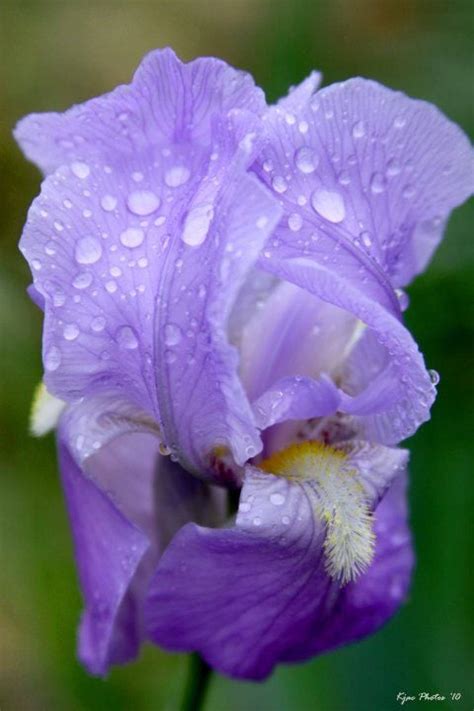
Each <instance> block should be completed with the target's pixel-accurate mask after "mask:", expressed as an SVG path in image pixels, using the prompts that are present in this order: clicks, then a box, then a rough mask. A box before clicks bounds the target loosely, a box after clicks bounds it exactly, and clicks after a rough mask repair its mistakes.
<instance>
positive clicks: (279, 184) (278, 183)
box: [272, 175, 288, 194]
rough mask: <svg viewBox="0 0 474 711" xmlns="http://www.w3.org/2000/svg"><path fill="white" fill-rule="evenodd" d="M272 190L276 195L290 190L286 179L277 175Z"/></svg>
mask: <svg viewBox="0 0 474 711" xmlns="http://www.w3.org/2000/svg"><path fill="white" fill-rule="evenodd" d="M272 188H273V190H274V191H275V192H276V193H280V194H281V193H284V192H286V190H287V189H288V185H287V184H286V180H285V178H283V177H282V176H281V175H275V177H274V178H273V180H272Z"/></svg>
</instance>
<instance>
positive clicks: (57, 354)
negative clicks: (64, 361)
mask: <svg viewBox="0 0 474 711" xmlns="http://www.w3.org/2000/svg"><path fill="white" fill-rule="evenodd" d="M60 365H61V351H60V350H59V348H58V347H57V346H51V348H50V349H49V350H48V351H47V353H46V354H45V356H44V367H45V368H46V370H48V371H49V372H52V371H53V370H57V369H58V368H59V366H60Z"/></svg>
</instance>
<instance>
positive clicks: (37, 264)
mask: <svg viewBox="0 0 474 711" xmlns="http://www.w3.org/2000/svg"><path fill="white" fill-rule="evenodd" d="M31 266H32V267H33V269H34V270H35V271H37V272H39V270H40V269H41V262H40V260H39V259H32V260H31Z"/></svg>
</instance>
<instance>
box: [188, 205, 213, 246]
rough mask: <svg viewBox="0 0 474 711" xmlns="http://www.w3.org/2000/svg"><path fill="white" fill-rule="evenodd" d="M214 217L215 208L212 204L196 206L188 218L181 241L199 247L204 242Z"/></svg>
mask: <svg viewBox="0 0 474 711" xmlns="http://www.w3.org/2000/svg"><path fill="white" fill-rule="evenodd" d="M213 217H214V208H213V207H212V205H210V204H205V205H196V207H193V208H192V209H191V210H190V211H189V212H188V214H187V216H186V221H185V223H184V227H183V232H182V234H181V239H182V240H183V242H185V243H186V244H188V245H189V246H191V247H198V246H199V245H200V244H202V243H203V242H204V240H205V239H206V237H207V234H208V232H209V226H210V224H211V221H212V218H213Z"/></svg>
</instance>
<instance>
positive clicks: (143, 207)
mask: <svg viewBox="0 0 474 711" xmlns="http://www.w3.org/2000/svg"><path fill="white" fill-rule="evenodd" d="M160 203H161V200H160V198H159V197H158V195H155V193H153V192H151V190H135V191H134V192H133V193H130V195H129V196H128V200H127V207H128V209H129V210H130V212H133V213H134V215H151V213H152V212H155V210H158V208H159V206H160Z"/></svg>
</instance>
